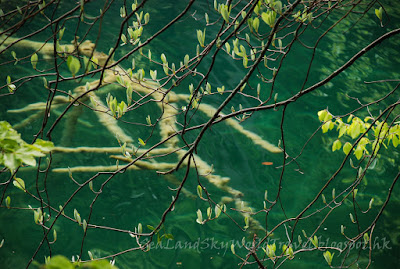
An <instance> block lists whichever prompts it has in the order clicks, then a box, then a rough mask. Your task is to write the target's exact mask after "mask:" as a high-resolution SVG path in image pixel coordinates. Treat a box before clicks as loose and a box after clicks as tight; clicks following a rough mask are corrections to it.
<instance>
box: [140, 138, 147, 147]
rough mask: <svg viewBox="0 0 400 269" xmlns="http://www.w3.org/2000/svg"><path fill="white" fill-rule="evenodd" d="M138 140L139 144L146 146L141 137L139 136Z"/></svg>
mask: <svg viewBox="0 0 400 269" xmlns="http://www.w3.org/2000/svg"><path fill="white" fill-rule="evenodd" d="M138 140H139V144H140V145H142V146H146V143H145V142H144V141H143V139H141V138H140V137H139V138H138Z"/></svg>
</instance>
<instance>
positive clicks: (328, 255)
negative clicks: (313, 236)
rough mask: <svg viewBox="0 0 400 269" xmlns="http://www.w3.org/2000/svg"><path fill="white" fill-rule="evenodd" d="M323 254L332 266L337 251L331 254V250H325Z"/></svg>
mask: <svg viewBox="0 0 400 269" xmlns="http://www.w3.org/2000/svg"><path fill="white" fill-rule="evenodd" d="M323 255H324V258H325V261H326V262H327V263H328V265H329V266H331V264H332V259H333V255H335V253H333V254H331V253H330V252H329V251H325V252H324V254H323Z"/></svg>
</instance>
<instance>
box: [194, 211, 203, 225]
mask: <svg viewBox="0 0 400 269" xmlns="http://www.w3.org/2000/svg"><path fill="white" fill-rule="evenodd" d="M196 213H197V219H196V222H197V223H199V224H203V214H202V213H201V210H200V209H198V210H197V212H196Z"/></svg>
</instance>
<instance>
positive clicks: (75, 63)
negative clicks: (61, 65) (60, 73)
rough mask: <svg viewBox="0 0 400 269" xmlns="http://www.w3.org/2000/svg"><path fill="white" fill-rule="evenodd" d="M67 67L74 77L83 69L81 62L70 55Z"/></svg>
mask: <svg viewBox="0 0 400 269" xmlns="http://www.w3.org/2000/svg"><path fill="white" fill-rule="evenodd" d="M67 65H68V68H69V71H70V72H71V74H72V76H73V77H75V75H76V73H78V71H79V69H80V68H81V63H80V61H79V60H78V59H77V58H76V57H74V56H71V55H70V56H68V58H67Z"/></svg>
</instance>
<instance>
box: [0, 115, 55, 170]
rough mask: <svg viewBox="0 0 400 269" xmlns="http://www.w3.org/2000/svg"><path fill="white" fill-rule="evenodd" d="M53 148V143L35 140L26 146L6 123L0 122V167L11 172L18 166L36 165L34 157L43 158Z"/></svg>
mask: <svg viewBox="0 0 400 269" xmlns="http://www.w3.org/2000/svg"><path fill="white" fill-rule="evenodd" d="M53 147H54V144H53V142H50V141H44V140H42V139H37V140H36V142H35V143H33V144H28V143H26V142H25V141H24V140H23V139H22V138H21V135H20V134H19V133H18V132H17V131H16V130H14V129H13V128H12V126H11V125H10V124H9V123H8V122H6V121H0V165H3V166H5V167H6V168H8V169H9V170H10V171H11V172H13V171H14V170H15V169H16V168H17V167H18V166H20V165H22V164H27V165H31V166H35V165H36V160H35V157H43V156H45V153H47V152H50V151H51V150H52V149H53Z"/></svg>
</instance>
